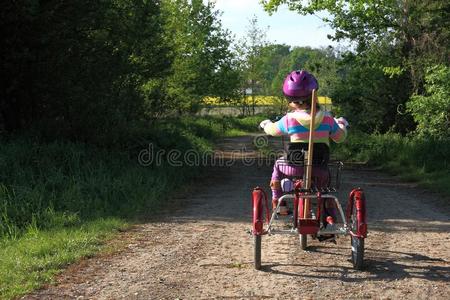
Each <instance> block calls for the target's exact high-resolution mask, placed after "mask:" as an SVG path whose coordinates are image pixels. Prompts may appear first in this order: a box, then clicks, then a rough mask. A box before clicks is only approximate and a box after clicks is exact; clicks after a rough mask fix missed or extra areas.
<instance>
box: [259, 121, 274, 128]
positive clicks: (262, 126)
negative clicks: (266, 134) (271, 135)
mask: <svg viewBox="0 0 450 300" xmlns="http://www.w3.org/2000/svg"><path fill="white" fill-rule="evenodd" d="M269 123H272V121H270V120H264V121H262V122H261V123H259V127H261V128H262V129H264V127H266V126H267V124H269Z"/></svg>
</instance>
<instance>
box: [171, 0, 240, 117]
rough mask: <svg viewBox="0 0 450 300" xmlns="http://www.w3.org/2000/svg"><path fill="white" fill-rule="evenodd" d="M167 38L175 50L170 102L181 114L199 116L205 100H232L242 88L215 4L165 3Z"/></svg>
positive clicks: (183, 0)
mask: <svg viewBox="0 0 450 300" xmlns="http://www.w3.org/2000/svg"><path fill="white" fill-rule="evenodd" d="M163 3H164V11H165V14H166V16H167V20H168V22H167V25H166V34H167V36H168V37H169V39H170V43H171V44H172V48H173V57H174V59H173V64H172V70H171V71H172V74H171V76H170V77H168V78H167V79H166V82H167V93H168V97H169V101H170V102H171V103H172V106H173V108H175V109H176V110H177V111H178V112H179V113H182V112H195V111H196V110H198V108H199V106H200V104H201V103H202V100H203V98H204V97H205V96H218V97H221V98H223V99H230V98H232V97H233V96H234V95H236V93H237V90H238V85H239V80H238V78H239V77H238V76H237V68H236V64H235V57H234V56H233V53H232V52H231V50H230V44H231V38H230V32H229V31H227V30H224V29H223V28H222V25H221V23H220V20H219V12H218V11H217V10H214V3H212V2H208V3H207V4H204V3H203V2H202V1H201V0H192V1H187V0H165V1H163Z"/></svg>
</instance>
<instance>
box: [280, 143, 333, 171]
mask: <svg viewBox="0 0 450 300" xmlns="http://www.w3.org/2000/svg"><path fill="white" fill-rule="evenodd" d="M305 151H308V143H292V142H291V143H289V144H288V148H287V161H288V162H289V163H290V164H294V165H297V166H303V165H304V164H305ZM329 160H330V147H329V146H328V145H327V144H325V143H314V153H313V166H326V165H328V162H329Z"/></svg>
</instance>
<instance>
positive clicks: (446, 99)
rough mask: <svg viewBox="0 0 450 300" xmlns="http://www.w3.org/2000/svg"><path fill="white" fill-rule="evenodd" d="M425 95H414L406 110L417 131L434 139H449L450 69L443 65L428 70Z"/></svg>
mask: <svg viewBox="0 0 450 300" xmlns="http://www.w3.org/2000/svg"><path fill="white" fill-rule="evenodd" d="M425 80H426V84H425V89H426V94H425V95H423V96H420V95H414V96H412V97H411V100H410V101H409V102H408V103H407V109H408V111H409V112H410V113H411V114H412V116H413V117H414V120H415V121H416V122H417V124H418V126H417V130H418V132H419V133H421V134H423V135H430V136H433V137H435V138H446V139H448V138H450V92H449V91H450V68H449V67H448V66H444V65H437V66H433V67H431V68H429V69H428V73H427V75H426V77H425Z"/></svg>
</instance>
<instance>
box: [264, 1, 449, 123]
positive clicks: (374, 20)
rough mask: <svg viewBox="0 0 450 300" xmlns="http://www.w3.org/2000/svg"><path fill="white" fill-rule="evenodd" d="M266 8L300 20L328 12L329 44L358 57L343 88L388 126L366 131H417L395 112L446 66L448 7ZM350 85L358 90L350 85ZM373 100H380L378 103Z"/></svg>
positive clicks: (317, 4) (269, 4)
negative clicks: (434, 68)
mask: <svg viewBox="0 0 450 300" xmlns="http://www.w3.org/2000/svg"><path fill="white" fill-rule="evenodd" d="M262 3H263V4H264V5H265V8H266V10H268V11H269V12H273V11H275V10H276V9H277V8H278V7H279V6H280V5H282V4H287V5H288V6H289V8H290V9H291V10H294V11H297V12H299V13H300V14H302V15H307V14H314V13H316V12H320V11H327V12H328V13H329V14H330V15H331V17H330V18H324V21H325V22H327V23H329V24H330V26H331V27H332V28H334V29H335V34H334V35H333V36H330V38H332V39H334V40H338V41H339V40H343V39H348V40H350V41H352V42H354V43H355V45H356V48H355V52H356V54H357V55H356V56H353V55H349V56H348V57H352V59H351V62H349V60H348V59H347V60H345V61H346V62H349V63H350V65H351V66H352V67H351V68H352V69H350V67H345V66H343V69H344V70H343V72H344V74H341V78H342V79H343V80H344V81H343V84H344V83H347V84H346V85H345V86H346V87H349V88H351V89H354V88H355V87H358V89H356V91H355V92H358V91H364V95H366V96H364V95H362V96H360V99H361V101H367V105H361V111H360V112H361V114H363V115H364V114H365V113H368V115H371V112H373V111H377V112H378V113H379V115H378V118H380V117H381V118H383V120H385V121H387V122H384V123H382V124H366V125H364V126H366V127H373V129H380V130H387V129H391V128H395V129H396V130H399V131H402V132H405V131H408V130H411V129H413V128H414V126H413V125H412V123H411V119H409V118H408V117H407V116H402V115H401V114H400V115H399V114H398V113H397V112H398V110H399V108H401V107H403V106H404V105H405V103H406V102H407V100H408V99H409V97H410V95H411V94H413V93H417V94H419V95H420V94H422V93H423V92H424V89H423V83H424V70H425V69H426V67H427V66H429V65H434V64H440V63H443V64H447V63H448V62H447V59H448V56H449V47H448V42H447V41H448V38H449V29H448V28H450V26H449V20H450V18H449V17H448V12H449V11H450V4H449V3H448V1H447V2H445V1H439V0H425V1H419V0H403V1H396V0H382V1H361V0H341V1H328V0H324V1H313V0H311V1H301V0H266V1H262ZM350 65H349V66H350ZM351 76H356V77H355V78H351ZM350 82H351V83H354V84H355V85H348V83H350ZM345 95H347V96H345ZM372 95H376V97H379V96H380V97H379V99H378V100H377V101H374V100H373V99H372V98H373V96H372ZM336 96H337V97H338V98H337V99H335V98H333V99H334V100H338V101H340V102H341V103H342V104H343V105H345V106H346V107H347V108H350V107H352V106H353V107H354V106H355V104H354V101H351V97H350V95H348V93H346V92H344V91H343V90H342V89H341V91H339V92H336V93H335V97H336ZM339 97H342V98H341V99H339ZM357 97H358V96H357ZM371 103H373V105H372V104H371ZM365 107H367V109H365ZM369 107H372V108H376V109H375V110H370V109H369ZM396 107H397V109H396ZM380 110H381V111H380ZM349 112H350V111H349ZM352 112H354V111H352ZM369 125H370V126H369Z"/></svg>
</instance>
